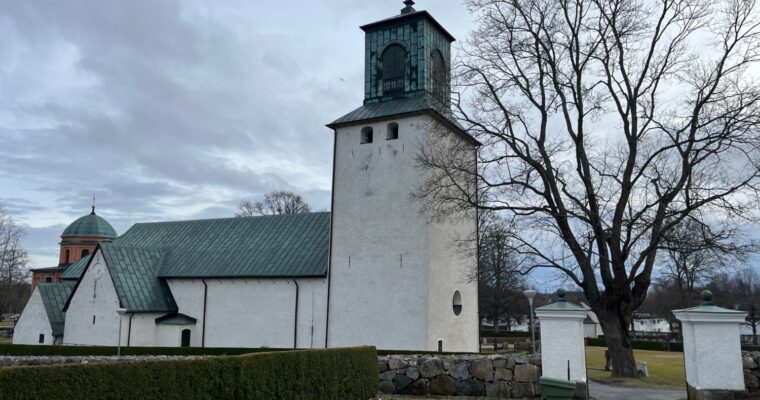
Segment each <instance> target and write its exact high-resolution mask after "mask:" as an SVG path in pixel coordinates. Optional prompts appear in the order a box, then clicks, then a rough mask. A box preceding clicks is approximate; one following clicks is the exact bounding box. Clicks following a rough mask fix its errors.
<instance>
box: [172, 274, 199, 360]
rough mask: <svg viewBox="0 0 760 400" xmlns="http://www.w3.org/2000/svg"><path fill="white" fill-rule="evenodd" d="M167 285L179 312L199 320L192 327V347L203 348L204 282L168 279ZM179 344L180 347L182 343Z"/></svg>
mask: <svg viewBox="0 0 760 400" xmlns="http://www.w3.org/2000/svg"><path fill="white" fill-rule="evenodd" d="M167 283H168V284H169V289H170V290H171V292H172V296H173V297H174V301H175V302H176V303H177V308H178V312H180V313H182V314H185V315H187V316H189V317H192V318H195V319H196V320H197V322H196V323H195V325H194V326H192V329H193V331H192V334H191V335H190V346H192V347H201V346H202V345H203V281H201V280H200V279H168V280H167ZM180 332H181V330H180ZM177 343H178V344H177V346H179V343H180V342H179V341H178V342H177Z"/></svg>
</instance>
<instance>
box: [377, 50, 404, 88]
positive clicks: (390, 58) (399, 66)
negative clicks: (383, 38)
mask: <svg viewBox="0 0 760 400" xmlns="http://www.w3.org/2000/svg"><path fill="white" fill-rule="evenodd" d="M382 57H383V95H385V96H393V95H399V94H403V93H404V85H405V82H404V76H405V75H406V50H404V48H403V47H401V45H398V44H392V45H390V46H388V47H387V48H386V49H385V51H383V56H382Z"/></svg>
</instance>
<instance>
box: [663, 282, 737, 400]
mask: <svg viewBox="0 0 760 400" xmlns="http://www.w3.org/2000/svg"><path fill="white" fill-rule="evenodd" d="M673 314H674V315H675V316H676V318H678V320H679V321H681V328H682V331H681V332H682V334H683V356H684V364H685V367H686V388H687V392H688V395H689V400H707V399H718V398H719V399H733V398H734V395H735V394H736V393H737V392H744V390H745V388H744V372H743V367H742V351H741V335H740V332H739V324H741V323H742V322H744V320H745V318H746V317H747V313H745V312H743V311H736V310H729V309H727V308H721V307H716V306H714V305H713V296H712V293H710V292H709V291H707V290H706V291H704V292H702V305H700V306H698V307H692V308H687V309H683V310H674V311H673Z"/></svg>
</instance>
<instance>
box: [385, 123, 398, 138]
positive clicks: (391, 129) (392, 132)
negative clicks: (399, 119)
mask: <svg viewBox="0 0 760 400" xmlns="http://www.w3.org/2000/svg"><path fill="white" fill-rule="evenodd" d="M385 139H386V140H396V139H398V124H397V123H395V122H391V123H390V124H388V133H387V134H386V135H385Z"/></svg>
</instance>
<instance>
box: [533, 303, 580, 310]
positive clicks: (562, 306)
mask: <svg viewBox="0 0 760 400" xmlns="http://www.w3.org/2000/svg"><path fill="white" fill-rule="evenodd" d="M536 311H588V310H586V309H585V308H583V307H581V306H579V305H577V304H574V303H568V302H566V301H558V302H556V303H551V304H547V305H545V306H543V307H538V308H536Z"/></svg>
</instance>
